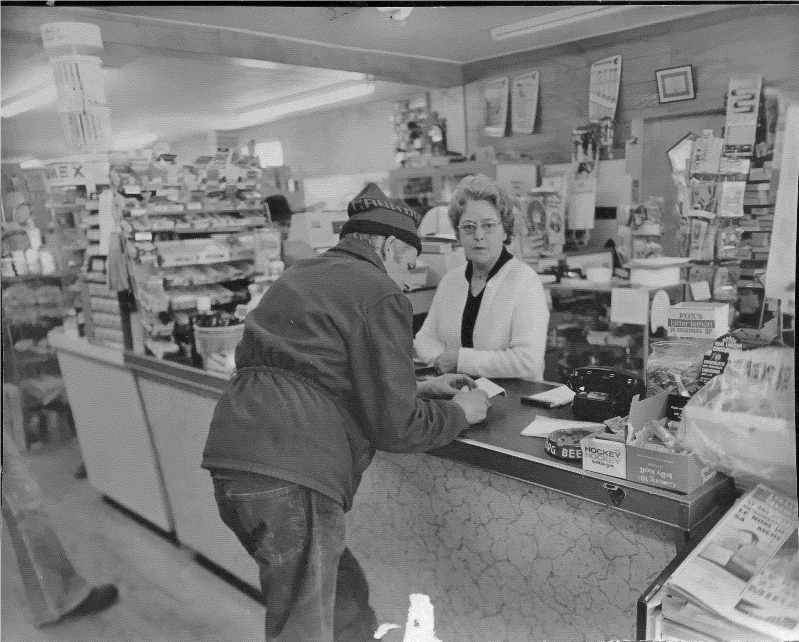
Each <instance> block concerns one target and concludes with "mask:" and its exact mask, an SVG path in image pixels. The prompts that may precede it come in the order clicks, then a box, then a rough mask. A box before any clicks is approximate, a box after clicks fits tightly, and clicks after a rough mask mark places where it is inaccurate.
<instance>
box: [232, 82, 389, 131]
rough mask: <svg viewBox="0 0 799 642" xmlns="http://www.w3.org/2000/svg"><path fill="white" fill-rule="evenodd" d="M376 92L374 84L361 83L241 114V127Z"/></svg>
mask: <svg viewBox="0 0 799 642" xmlns="http://www.w3.org/2000/svg"><path fill="white" fill-rule="evenodd" d="M374 91H375V85H374V83H359V84H357V85H349V86H347V87H341V88H339V89H334V90H332V91H328V92H324V93H318V94H312V95H310V96H305V97H302V98H296V99H295V100H288V101H285V102H282V103H277V104H275V105H270V106H269V107H263V108H261V109H253V110H251V111H245V112H243V113H241V114H239V121H240V124H239V126H240V127H246V126H248V125H255V124H259V123H265V122H268V121H270V120H277V119H278V118H282V117H283V116H286V115H288V114H293V113H296V112H300V111H305V110H308V109H313V108H314V107H321V106H322V105H330V104H332V103H338V102H342V101H344V100H351V99H352V98H360V97H362V96H368V95H369V94H372V93H374Z"/></svg>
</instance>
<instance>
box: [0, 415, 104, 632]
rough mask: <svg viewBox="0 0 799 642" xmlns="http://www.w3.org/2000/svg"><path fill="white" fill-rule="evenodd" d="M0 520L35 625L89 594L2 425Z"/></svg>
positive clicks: (62, 612) (59, 614)
mask: <svg viewBox="0 0 799 642" xmlns="http://www.w3.org/2000/svg"><path fill="white" fill-rule="evenodd" d="M2 497H3V504H2V513H3V520H4V521H5V523H6V527H7V529H8V535H9V537H10V538H11V543H12V544H13V547H14V553H15V554H16V557H17V565H18V566H19V572H20V575H21V576H22V585H23V586H24V588H25V596H26V598H27V601H28V605H29V606H30V609H31V612H32V615H33V621H34V623H35V624H36V625H37V626H42V625H44V624H51V623H53V622H57V621H58V620H59V619H61V617H62V616H64V615H65V614H66V613H68V612H69V611H71V610H72V609H73V608H75V607H76V606H77V605H78V604H80V603H81V602H82V601H83V600H85V599H86V597H87V596H88V595H89V591H90V590H91V589H90V587H89V585H88V583H87V582H86V580H84V579H83V577H82V576H81V575H80V574H79V573H78V572H77V571H76V570H75V567H74V566H72V562H70V561H69V558H68V557H67V554H66V552H65V551H64V547H63V546H62V545H61V541H60V540H59V539H58V536H57V535H56V533H55V531H54V530H53V526H52V524H51V523H50V517H49V516H48V515H47V513H45V512H44V508H43V506H42V495H41V490H39V484H38V483H37V482H36V478H35V477H34V476H33V475H32V474H31V472H30V471H29V470H28V467H27V465H26V463H25V460H24V459H22V457H21V456H20V454H19V451H18V450H17V447H16V446H15V445H14V440H13V439H11V437H10V436H9V435H7V434H6V430H5V428H3V492H2Z"/></svg>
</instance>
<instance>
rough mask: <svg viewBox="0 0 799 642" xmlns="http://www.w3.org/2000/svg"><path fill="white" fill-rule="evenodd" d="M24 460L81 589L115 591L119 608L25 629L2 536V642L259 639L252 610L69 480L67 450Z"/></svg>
mask: <svg viewBox="0 0 799 642" xmlns="http://www.w3.org/2000/svg"><path fill="white" fill-rule="evenodd" d="M28 457H29V461H30V465H31V468H32V470H33V471H34V472H35V474H36V475H37V477H38V479H39V483H40V485H41V486H42V489H43V491H44V494H45V502H46V507H47V509H48V512H49V513H50V515H51V517H52V519H53V523H54V525H55V528H56V530H57V532H58V534H59V536H60V537H61V540H62V542H63V544H64V546H65V548H66V549H67V551H68V554H69V555H70V557H71V559H72V561H73V563H74V564H75V566H76V568H78V569H79V571H80V572H81V573H82V574H83V575H84V577H86V579H87V580H88V581H89V582H90V583H91V584H99V583H102V582H114V583H115V584H117V586H118V587H119V589H120V601H119V602H118V604H117V605H116V606H114V607H113V608H111V609H110V610H108V611H106V612H105V613H102V614H98V615H94V616H91V617H85V618H81V619H76V620H74V621H71V622H69V623H64V624H59V625H55V626H52V627H47V628H44V629H37V628H35V627H34V626H33V625H31V624H30V622H29V619H28V613H27V611H26V608H27V607H26V606H25V594H24V592H23V589H22V583H21V580H20V577H19V572H18V570H17V568H16V559H15V557H14V554H13V551H12V548H11V544H10V541H9V540H8V537H7V535H6V533H5V530H4V532H3V540H2V611H1V613H2V616H1V618H2V639H3V642H6V641H8V642H17V641H18V642H50V641H56V640H58V641H65V642H66V641H70V642H72V641H74V642H90V641H93V640H109V641H114V642H117V641H120V642H121V641H127V640H131V641H134V640H135V641H136V642H145V641H150V640H153V641H154V640H159V641H160V640H164V641H170V642H171V641H173V640H176V641H185V642H189V641H195V640H209V641H211V640H213V641H214V642H221V641H227V640H229V641H230V642H243V641H245V640H255V641H258V640H263V636H264V632H263V608H262V607H261V606H260V605H259V604H258V603H257V602H255V601H254V600H252V599H251V598H249V597H247V596H246V595H245V594H243V593H241V592H240V591H238V590H237V589H235V588H233V587H232V586H230V585H229V584H227V583H226V582H224V581H223V580H221V579H220V578H218V577H217V576H215V575H214V574H213V573H211V572H210V571H208V570H206V569H204V568H203V567H202V566H200V565H199V564H197V563H196V562H195V561H194V559H193V558H192V557H191V555H190V554H189V553H188V552H186V551H185V550H181V549H179V548H177V547H175V546H174V545H173V544H171V543H170V542H169V541H167V540H166V539H164V538H162V537H161V536H159V535H158V534H156V533H153V532H151V531H150V530H148V529H147V528H145V527H143V526H141V525H139V524H138V523H136V522H135V521H133V520H131V519H130V518H128V517H127V516H126V515H123V514H122V513H120V512H119V511H117V510H115V509H114V508H112V507H111V506H109V505H107V504H106V503H104V502H103V501H102V500H101V498H100V496H99V495H98V493H97V492H96V491H95V490H94V489H93V488H92V487H91V486H89V484H88V483H87V482H86V480H80V481H78V480H75V478H74V473H75V471H76V470H77V468H78V467H79V465H80V462H81V460H80V452H79V449H78V445H77V442H76V441H73V442H71V443H68V444H66V445H64V446H61V447H57V448H53V449H48V450H46V451H38V452H36V453H34V454H31V455H29V456H28Z"/></svg>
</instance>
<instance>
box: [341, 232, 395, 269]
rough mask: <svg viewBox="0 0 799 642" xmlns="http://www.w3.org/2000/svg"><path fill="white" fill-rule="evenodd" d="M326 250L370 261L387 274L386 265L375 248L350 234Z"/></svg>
mask: <svg viewBox="0 0 799 642" xmlns="http://www.w3.org/2000/svg"><path fill="white" fill-rule="evenodd" d="M328 252H336V253H339V252H341V253H344V254H350V255H352V256H354V257H356V258H358V259H361V260H362V261H367V262H368V263H371V264H372V265H374V266H375V267H377V268H378V269H379V270H380V271H381V272H383V273H384V274H388V272H387V271H386V266H385V265H383V261H382V260H381V259H380V257H379V256H378V255H377V252H375V249H374V248H373V247H372V246H371V245H369V244H368V243H366V242H365V241H360V240H358V239H356V238H353V237H352V236H349V235H348V236H345V237H344V238H343V239H341V240H340V241H339V242H338V245H336V246H335V247H333V248H331V249H329V250H328Z"/></svg>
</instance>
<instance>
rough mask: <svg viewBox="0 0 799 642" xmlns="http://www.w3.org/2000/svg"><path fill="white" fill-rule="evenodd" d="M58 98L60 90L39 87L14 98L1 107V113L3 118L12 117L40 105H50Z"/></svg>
mask: <svg viewBox="0 0 799 642" xmlns="http://www.w3.org/2000/svg"><path fill="white" fill-rule="evenodd" d="M56 98H58V90H57V89H56V88H55V87H53V86H50V87H42V88H41V89H37V90H36V91H34V92H33V93H32V94H28V95H27V96H24V97H22V98H19V99H18V100H14V101H12V102H10V103H8V104H7V105H3V106H2V107H0V115H2V117H3V118H12V117H13V116H17V115H19V114H23V113H25V112H26V111H31V110H32V109H36V108H38V107H44V106H45V105H49V104H50V103H51V102H53V101H54V100H55V99H56Z"/></svg>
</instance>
